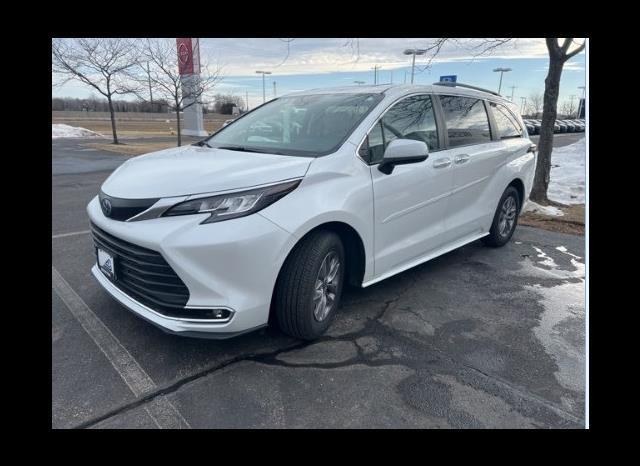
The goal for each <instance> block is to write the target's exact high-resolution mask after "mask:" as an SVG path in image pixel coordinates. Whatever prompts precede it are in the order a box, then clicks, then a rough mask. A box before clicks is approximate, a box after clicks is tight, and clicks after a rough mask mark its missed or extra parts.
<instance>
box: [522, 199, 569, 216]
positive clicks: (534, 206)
mask: <svg viewBox="0 0 640 466" xmlns="http://www.w3.org/2000/svg"><path fill="white" fill-rule="evenodd" d="M524 211H525V212H532V213H535V214H540V215H549V216H552V217H562V216H564V212H562V210H560V209H558V208H557V207H554V206H552V205H540V204H538V203H536V202H533V201H529V202H527V205H526V206H525V208H524Z"/></svg>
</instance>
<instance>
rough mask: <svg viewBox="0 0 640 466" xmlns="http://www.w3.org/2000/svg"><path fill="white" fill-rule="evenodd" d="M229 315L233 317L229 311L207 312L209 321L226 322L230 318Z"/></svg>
mask: <svg viewBox="0 0 640 466" xmlns="http://www.w3.org/2000/svg"><path fill="white" fill-rule="evenodd" d="M229 315H231V312H229V311H228V310H227V309H209V310H208V311H207V317H208V318H209V319H216V320H224V319H227V318H229Z"/></svg>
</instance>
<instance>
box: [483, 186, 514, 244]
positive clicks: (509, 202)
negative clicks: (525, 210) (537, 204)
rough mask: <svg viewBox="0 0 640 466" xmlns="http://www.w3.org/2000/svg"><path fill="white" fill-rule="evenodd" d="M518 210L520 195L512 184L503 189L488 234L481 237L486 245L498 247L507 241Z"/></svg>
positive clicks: (512, 230) (511, 232)
mask: <svg viewBox="0 0 640 466" xmlns="http://www.w3.org/2000/svg"><path fill="white" fill-rule="evenodd" d="M519 211H520V196H519V195H518V190H517V189H516V188H514V187H513V186H509V187H508V188H507V189H505V191H504V193H503V194H502V197H501V198H500V202H499V203H498V208H497V209H496V213H495V215H494V216H493V223H492V224H491V229H490V230H489V235H488V236H485V237H484V238H482V242H483V243H484V244H486V245H487V246H493V247H500V246H504V245H505V244H507V242H509V240H510V239H511V236H512V235H513V232H514V231H515V229H516V225H517V224H518V212H519Z"/></svg>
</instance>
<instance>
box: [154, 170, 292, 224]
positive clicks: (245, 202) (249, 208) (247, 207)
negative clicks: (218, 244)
mask: <svg viewBox="0 0 640 466" xmlns="http://www.w3.org/2000/svg"><path fill="white" fill-rule="evenodd" d="M300 181H301V180H295V181H288V182H286V183H280V184H276V185H273V186H268V187H266V188H257V189H251V190H247V191H240V192H235V193H230V194H220V195H218V196H210V197H200V198H198V199H190V200H188V201H184V202H181V203H180V204H176V205H174V206H173V207H171V208H169V209H168V210H167V211H166V212H165V213H164V214H162V216H163V217H171V216H175V215H191V214H206V213H210V214H211V216H210V217H208V218H207V219H205V220H204V221H203V222H201V223H213V222H221V221H223V220H230V219H232V218H238V217H244V216H246V215H251V214H253V213H254V212H258V211H259V210H262V209H264V208H265V207H267V206H269V205H271V204H273V203H274V202H276V201H277V200H278V199H280V198H282V197H284V196H286V195H287V194H289V193H290V192H291V191H293V190H294V189H296V188H297V187H298V185H299V184H300Z"/></svg>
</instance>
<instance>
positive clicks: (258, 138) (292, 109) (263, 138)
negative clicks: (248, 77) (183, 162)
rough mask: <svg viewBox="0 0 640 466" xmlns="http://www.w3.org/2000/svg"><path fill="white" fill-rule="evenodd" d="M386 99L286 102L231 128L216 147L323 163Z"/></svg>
mask: <svg viewBox="0 0 640 466" xmlns="http://www.w3.org/2000/svg"><path fill="white" fill-rule="evenodd" d="M381 99H382V95H381V94H318V95H303V96H291V97H281V98H279V99H275V100H273V101H271V102H268V103H266V104H264V105H262V106H261V107H258V108H256V109H255V110H253V111H252V112H250V113H248V114H246V115H245V116H243V117H242V118H240V119H238V120H237V121H234V122H233V123H231V124H229V125H228V126H225V127H224V128H222V129H221V130H219V131H218V132H217V133H215V134H214V135H212V136H211V137H210V138H209V139H207V140H206V142H207V144H208V145H209V146H211V147H220V148H226V149H234V150H243V151H250V152H265V153H271V154H282V155H301V156H307V157H317V156H320V155H326V154H329V153H331V152H334V151H335V150H337V149H338V147H339V146H340V145H341V144H342V143H343V142H344V141H345V140H346V139H347V137H348V136H349V135H350V134H351V132H352V131H353V130H354V129H355V128H356V126H357V125H358V124H359V123H360V122H361V121H362V120H363V119H364V117H365V116H366V115H367V114H368V113H369V112H370V111H371V110H372V109H373V108H374V107H375V105H376V104H377V103H378V102H380V100H381Z"/></svg>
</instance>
